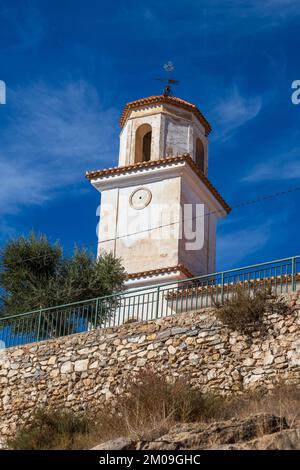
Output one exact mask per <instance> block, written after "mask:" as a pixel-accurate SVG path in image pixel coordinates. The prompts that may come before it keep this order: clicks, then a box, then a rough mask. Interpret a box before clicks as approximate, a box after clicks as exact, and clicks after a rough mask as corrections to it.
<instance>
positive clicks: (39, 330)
mask: <svg viewBox="0 0 300 470" xmlns="http://www.w3.org/2000/svg"><path fill="white" fill-rule="evenodd" d="M41 323H42V309H40V311H39V321H38V329H37V335H36V340H37V341H39V340H40V333H41Z"/></svg>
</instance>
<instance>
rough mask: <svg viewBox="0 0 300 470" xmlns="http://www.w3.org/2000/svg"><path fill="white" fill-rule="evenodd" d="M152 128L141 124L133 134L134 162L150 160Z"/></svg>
mask: <svg viewBox="0 0 300 470" xmlns="http://www.w3.org/2000/svg"><path fill="white" fill-rule="evenodd" d="M151 140H152V127H151V126H150V124H142V125H141V126H139V127H138V129H137V130H136V134H135V156H134V162H135V163H140V162H148V161H149V160H151Z"/></svg>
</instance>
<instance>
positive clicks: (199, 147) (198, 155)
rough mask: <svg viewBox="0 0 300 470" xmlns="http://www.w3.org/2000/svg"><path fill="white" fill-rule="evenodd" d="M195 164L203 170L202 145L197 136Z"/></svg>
mask: <svg viewBox="0 0 300 470" xmlns="http://www.w3.org/2000/svg"><path fill="white" fill-rule="evenodd" d="M196 164H197V166H198V167H199V168H200V170H201V171H203V172H204V146H203V143H202V140H201V139H199V138H198V139H197V140H196Z"/></svg>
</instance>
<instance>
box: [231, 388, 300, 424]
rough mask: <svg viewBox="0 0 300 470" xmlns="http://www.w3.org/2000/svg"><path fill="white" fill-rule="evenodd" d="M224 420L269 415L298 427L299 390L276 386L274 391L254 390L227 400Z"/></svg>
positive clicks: (299, 412)
mask: <svg viewBox="0 0 300 470" xmlns="http://www.w3.org/2000/svg"><path fill="white" fill-rule="evenodd" d="M223 413H224V414H223V416H224V418H225V419H226V418H228V419H230V418H232V417H241V418H244V417H247V416H249V415H251V414H257V413H270V414H274V415H276V416H280V417H285V418H286V420H287V422H288V424H289V426H290V427H294V426H296V425H298V426H300V389H299V388H297V387H296V386H295V385H284V384H278V386H277V387H276V388H274V390H271V391H269V392H267V391H266V390H263V389H261V390H256V391H252V392H251V391H249V392H244V393H243V395H241V396H239V397H235V398H232V399H227V400H226V402H225V404H224V409H223Z"/></svg>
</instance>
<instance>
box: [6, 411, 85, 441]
mask: <svg viewBox="0 0 300 470" xmlns="http://www.w3.org/2000/svg"><path fill="white" fill-rule="evenodd" d="M91 428H92V424H91V422H90V421H89V419H88V418H86V417H83V416H79V415H76V414H75V413H74V412H72V411H68V410H54V409H48V410H42V409H38V410H37V411H36V412H35V414H34V415H33V417H32V419H31V421H30V423H28V424H26V425H24V426H22V427H21V428H20V429H19V430H18V431H17V433H16V435H15V437H14V438H12V439H9V440H8V441H7V445H8V447H9V448H12V449H15V450H39V449H40V450H44V449H72V448H74V447H75V448H76V447H77V442H76V441H80V439H81V438H82V437H83V436H85V435H87V433H88V432H89V431H90V430H91Z"/></svg>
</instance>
